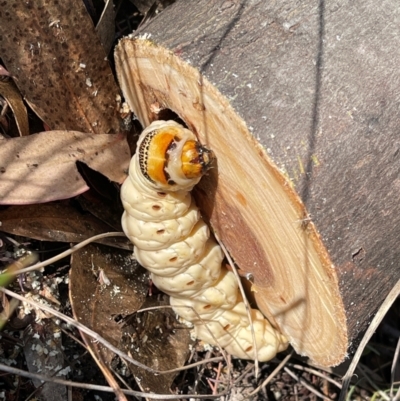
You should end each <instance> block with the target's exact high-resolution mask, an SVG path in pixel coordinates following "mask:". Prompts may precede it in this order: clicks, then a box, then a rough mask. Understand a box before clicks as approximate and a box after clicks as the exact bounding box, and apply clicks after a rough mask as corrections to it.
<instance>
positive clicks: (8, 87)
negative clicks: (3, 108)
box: [0, 79, 29, 136]
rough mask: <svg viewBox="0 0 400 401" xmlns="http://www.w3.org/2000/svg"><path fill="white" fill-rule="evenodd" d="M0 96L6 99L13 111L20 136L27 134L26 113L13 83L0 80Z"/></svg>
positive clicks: (19, 94)
mask: <svg viewBox="0 0 400 401" xmlns="http://www.w3.org/2000/svg"><path fill="white" fill-rule="evenodd" d="M0 96H2V97H4V99H6V100H7V103H8V105H9V106H10V108H11V110H12V111H13V113H14V118H15V121H16V123H17V126H18V131H19V134H20V135H21V136H27V135H29V124H28V113H27V111H26V107H25V104H24V102H23V100H22V96H21V93H20V91H19V90H18V88H17V87H16V85H15V83H14V82H13V81H12V80H11V79H9V80H6V81H1V80H0Z"/></svg>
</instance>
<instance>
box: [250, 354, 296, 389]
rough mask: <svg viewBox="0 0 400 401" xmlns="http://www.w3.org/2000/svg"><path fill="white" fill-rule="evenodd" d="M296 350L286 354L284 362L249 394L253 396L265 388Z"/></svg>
mask: <svg viewBox="0 0 400 401" xmlns="http://www.w3.org/2000/svg"><path fill="white" fill-rule="evenodd" d="M293 353H294V351H292V352H291V353H290V354H289V355H286V356H285V358H284V359H283V360H282V362H281V363H280V364H279V365H278V366H277V367H276V368H275V369H274V370H273V371H272V372H271V373H270V374H269V375H268V377H267V378H266V379H265V380H264V381H263V382H262V384H261V385H259V386H258V387H257V388H256V389H255V390H254V391H252V392H251V393H250V394H249V396H253V395H255V394H257V393H258V392H259V391H260V390H261V389H262V388H264V387H265V386H266V385H267V384H268V383H269V382H270V381H271V380H272V379H273V378H274V377H275V376H276V375H277V374H278V373H279V372H280V371H281V369H282V368H283V367H284V366H285V365H286V363H287V362H288V360H289V359H290V358H291V357H292V355H293Z"/></svg>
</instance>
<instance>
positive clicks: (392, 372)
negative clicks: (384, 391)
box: [390, 338, 400, 400]
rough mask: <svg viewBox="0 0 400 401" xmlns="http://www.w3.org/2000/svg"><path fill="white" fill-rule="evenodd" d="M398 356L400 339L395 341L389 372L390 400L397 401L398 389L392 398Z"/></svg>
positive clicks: (399, 389)
mask: <svg viewBox="0 0 400 401" xmlns="http://www.w3.org/2000/svg"><path fill="white" fill-rule="evenodd" d="M399 354H400V338H399V339H398V340H397V345H396V351H395V352H394V357H393V363H392V368H391V370H390V399H391V400H397V399H398V397H399V394H400V387H399V388H398V389H397V392H396V395H395V396H394V397H393V389H394V379H395V377H396V370H397V369H396V368H397V366H398V362H399Z"/></svg>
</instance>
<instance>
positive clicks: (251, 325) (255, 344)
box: [215, 236, 260, 378]
mask: <svg viewBox="0 0 400 401" xmlns="http://www.w3.org/2000/svg"><path fill="white" fill-rule="evenodd" d="M215 238H216V239H217V241H218V244H219V246H220V247H221V249H222V252H224V255H225V257H226V260H227V261H228V263H229V266H230V267H231V268H232V271H233V274H234V275H235V277H236V281H237V283H238V286H239V289H240V293H241V294H242V298H243V302H244V305H245V307H246V312H247V317H248V319H249V322H250V329H251V337H252V339H253V347H254V356H255V358H254V372H255V373H254V374H255V376H256V378H258V375H259V373H260V369H259V363H258V350H257V342H256V334H255V332H254V326H253V318H252V316H251V310H250V305H249V301H248V300H247V297H246V293H245V292H244V288H243V284H242V280H241V279H240V276H239V273H238V272H237V270H236V267H235V264H234V263H233V260H232V258H231V255H229V252H228V250H227V249H226V248H225V245H224V244H223V243H222V241H220V240H219V238H218V237H217V236H215Z"/></svg>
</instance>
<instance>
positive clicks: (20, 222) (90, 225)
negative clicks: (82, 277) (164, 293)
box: [0, 202, 131, 250]
mask: <svg viewBox="0 0 400 401" xmlns="http://www.w3.org/2000/svg"><path fill="white" fill-rule="evenodd" d="M0 221H1V230H2V231H4V232H6V233H10V234H16V235H21V236H24V237H28V238H34V239H38V240H42V241H58V242H80V241H83V240H85V239H87V238H89V237H92V236H94V235H98V234H101V233H105V232H107V231H114V228H112V227H110V226H108V225H107V224H106V223H104V222H102V221H101V220H99V219H97V218H96V217H94V216H93V215H91V214H90V213H81V212H80V211H79V210H77V209H76V208H74V207H73V206H71V205H70V204H69V203H68V202H56V203H43V204H40V205H18V206H10V207H8V208H6V209H3V210H0ZM98 242H99V243H102V244H106V245H109V246H114V247H117V248H121V249H125V250H129V249H131V244H130V241H128V240H127V239H125V238H123V237H115V238H112V237H110V238H103V239H100V240H99V241H98Z"/></svg>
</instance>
